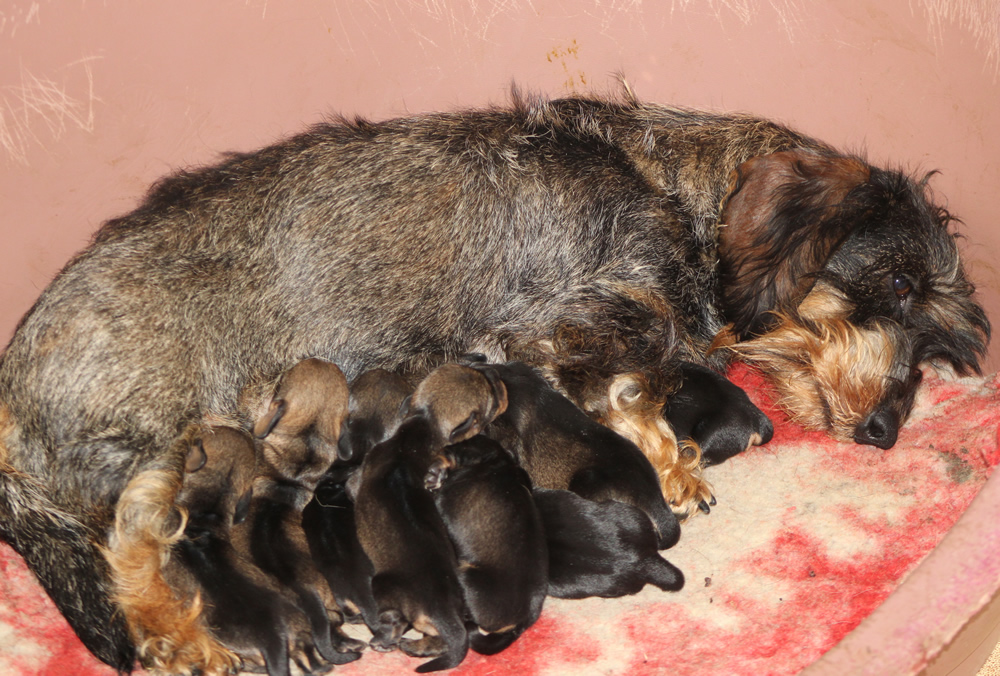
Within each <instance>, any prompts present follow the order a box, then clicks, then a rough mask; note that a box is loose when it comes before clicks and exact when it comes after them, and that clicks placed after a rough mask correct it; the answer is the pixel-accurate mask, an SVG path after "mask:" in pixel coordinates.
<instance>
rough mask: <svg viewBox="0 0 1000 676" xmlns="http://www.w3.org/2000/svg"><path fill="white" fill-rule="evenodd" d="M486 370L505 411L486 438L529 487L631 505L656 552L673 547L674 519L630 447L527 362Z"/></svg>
mask: <svg viewBox="0 0 1000 676" xmlns="http://www.w3.org/2000/svg"><path fill="white" fill-rule="evenodd" d="M470 358H473V357H470ZM486 368H488V369H490V370H492V371H494V372H496V373H497V374H498V375H499V376H500V379H501V380H502V381H503V383H504V386H505V387H506V388H507V397H508V406H507V410H506V412H504V413H503V414H502V415H500V416H498V417H497V419H496V420H495V421H494V422H493V423H492V424H491V425H490V426H489V427H488V428H487V433H488V434H489V435H490V436H492V437H494V438H495V439H497V440H498V441H499V442H500V444H501V445H502V446H503V447H504V448H506V449H508V450H510V451H511V452H512V453H513V454H514V457H516V458H517V461H518V463H519V464H520V465H521V466H522V467H524V469H525V470H527V472H528V476H530V477H531V483H532V485H533V486H536V487H539V488H553V489H568V490H571V491H573V492H574V493H577V494H578V495H581V496H582V497H584V498H588V499H590V500H597V501H601V500H617V501H619V502H624V503H626V504H629V505H632V506H634V507H637V508H639V509H640V510H642V511H643V512H645V513H646V515H647V516H648V517H649V519H650V520H651V521H652V523H653V527H654V528H655V529H656V533H657V541H658V543H659V547H660V549H666V548H668V547H672V546H673V545H674V544H676V543H677V540H678V538H679V537H680V525H679V524H678V522H677V517H676V516H675V515H674V513H673V512H672V511H671V510H670V508H669V507H668V506H667V503H666V501H665V500H664V498H663V494H662V493H661V492H660V484H659V481H658V480H657V477H656V471H655V470H654V469H653V466H652V465H651V464H650V463H649V460H648V459H647V458H646V456H645V455H643V453H642V451H640V450H639V448H638V447H637V446H636V445H635V444H633V443H632V442H631V441H629V440H628V439H626V438H624V437H622V436H621V435H619V434H617V433H616V432H614V431H612V430H610V429H608V428H607V427H605V426H603V425H601V424H599V423H597V422H596V421H594V420H592V419H591V418H590V417H589V416H587V414H586V413H584V412H583V411H581V410H580V409H579V408H578V407H577V406H576V405H575V404H574V403H573V402H571V401H570V400H569V399H567V398H566V397H564V396H563V395H561V394H560V393H558V392H556V391H555V389H553V388H552V386H551V385H549V384H548V383H547V382H546V381H545V379H544V378H542V376H541V375H540V374H539V373H538V372H537V371H535V369H533V368H532V367H530V366H528V365H527V364H522V363H519V362H510V363H508V364H503V365H490V366H486Z"/></svg>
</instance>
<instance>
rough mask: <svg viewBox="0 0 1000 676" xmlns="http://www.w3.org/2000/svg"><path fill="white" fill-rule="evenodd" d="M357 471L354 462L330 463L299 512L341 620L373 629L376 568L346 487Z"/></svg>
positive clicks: (314, 556)
mask: <svg viewBox="0 0 1000 676" xmlns="http://www.w3.org/2000/svg"><path fill="white" fill-rule="evenodd" d="M359 471H360V467H359V466H358V465H353V464H340V463H339V462H338V463H334V466H333V467H331V468H330V470H329V471H328V472H327V473H326V475H324V477H323V478H322V479H321V480H320V482H319V485H318V486H316V495H315V496H314V497H313V499H312V500H311V501H310V502H309V504H308V505H306V508H305V509H304V510H303V511H302V530H303V531H304V532H305V535H306V541H307V542H308V543H309V552H310V554H311V555H312V559H313V562H314V563H315V565H316V568H317V569H318V570H319V572H320V573H322V575H323V577H324V578H325V579H326V582H327V584H328V585H329V586H330V591H332V592H333V596H334V598H335V599H336V601H337V605H338V606H340V608H341V609H342V610H343V612H344V621H345V622H351V623H357V622H362V621H363V622H364V623H365V624H366V625H367V626H368V628H369V629H372V631H374V629H375V627H376V626H377V623H378V613H377V612H376V610H375V598H374V597H373V596H372V575H374V574H375V570H374V568H373V567H372V563H371V561H370V560H369V559H368V555H367V554H365V551H364V549H362V547H361V542H360V541H359V540H358V532H357V523H356V519H355V515H354V501H353V500H352V499H351V498H350V496H349V495H348V490H347V483H348V481H349V480H350V478H351V477H352V476H354V475H356V474H358V473H359Z"/></svg>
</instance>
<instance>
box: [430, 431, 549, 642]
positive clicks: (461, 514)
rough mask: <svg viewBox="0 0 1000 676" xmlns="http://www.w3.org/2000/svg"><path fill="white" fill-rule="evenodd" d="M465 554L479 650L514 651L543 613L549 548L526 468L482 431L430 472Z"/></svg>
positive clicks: (461, 559) (463, 576)
mask: <svg viewBox="0 0 1000 676" xmlns="http://www.w3.org/2000/svg"><path fill="white" fill-rule="evenodd" d="M427 488H428V489H429V490H431V491H432V492H433V493H434V501H435V503H436V504H437V508H438V513H440V514H441V516H442V518H443V519H444V522H445V525H446V526H447V528H448V533H449V535H450V536H451V542H452V544H453V545H454V547H455V555H456V557H457V559H458V581H459V583H460V584H461V585H462V592H463V594H464V598H465V605H466V608H467V609H468V611H469V615H470V617H471V618H472V621H473V622H474V623H475V624H476V625H477V626H478V627H479V630H480V631H477V632H473V633H472V634H470V645H471V646H472V649H473V650H475V651H476V652H477V653H480V654H483V655H493V654H495V653H498V652H500V651H501V650H503V649H505V648H507V647H508V646H509V645H510V644H511V643H513V642H514V641H515V640H516V639H517V637H518V636H520V635H521V634H522V633H524V630H525V629H527V628H528V627H530V626H531V625H532V624H534V623H535V620H537V619H538V616H539V615H540V614H541V612H542V603H543V602H544V600H545V593H546V589H547V586H548V552H547V550H546V547H545V531H544V529H543V528H542V521H541V517H540V516H539V515H538V510H537V509H536V508H535V503H534V500H533V499H532V497H531V480H530V479H529V478H528V474H527V472H525V471H524V469H522V468H521V467H519V466H518V465H517V463H515V462H514V459H513V458H512V457H511V456H510V454H509V453H507V451H505V450H504V449H503V447H502V446H500V444H498V443H497V442H496V441H493V440H492V439H490V438H488V437H486V436H483V435H477V436H475V437H472V438H471V439H468V440H467V441H463V442H461V443H457V444H452V445H450V446H447V447H446V448H445V449H444V453H443V455H442V456H441V458H440V459H439V460H438V461H437V462H436V463H435V464H434V465H432V467H431V469H430V471H429V472H428V474H427Z"/></svg>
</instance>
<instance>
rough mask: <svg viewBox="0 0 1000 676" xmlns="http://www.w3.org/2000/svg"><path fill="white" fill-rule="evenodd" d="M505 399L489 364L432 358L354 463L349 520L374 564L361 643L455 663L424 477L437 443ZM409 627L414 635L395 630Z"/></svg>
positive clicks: (450, 595) (449, 560)
mask: <svg viewBox="0 0 1000 676" xmlns="http://www.w3.org/2000/svg"><path fill="white" fill-rule="evenodd" d="M506 405H507V399H506V394H505V391H504V386H503V383H502V382H500V380H499V379H498V378H497V377H496V376H495V375H493V374H491V372H490V371H488V370H485V369H483V370H476V369H472V368H469V367H466V366H461V365H458V364H446V365H444V366H441V367H439V368H437V369H435V370H434V371H432V372H431V373H430V374H429V375H428V376H427V378H425V379H424V380H423V381H422V382H421V383H420V384H419V385H418V386H417V389H416V391H415V392H414V393H413V396H412V398H411V400H410V404H409V407H408V411H407V415H406V417H405V419H404V421H403V423H402V424H401V425H400V427H399V429H398V430H397V431H396V433H395V434H394V435H393V436H392V437H391V438H390V439H388V440H386V441H384V442H382V443H380V444H378V445H377V446H375V447H374V448H373V449H371V450H370V451H369V452H368V454H367V455H366V456H365V460H364V463H363V464H362V467H361V480H360V482H359V484H358V487H357V494H356V497H355V518H356V519H357V525H358V537H359V539H360V540H361V545H362V547H364V550H365V553H366V554H367V555H368V557H369V559H371V562H372V564H373V565H374V568H375V575H374V577H373V578H372V593H373V595H374V596H375V603H376V606H377V610H378V626H377V627H376V629H375V632H374V636H373V637H372V639H371V641H370V643H369V644H370V645H371V646H372V648H374V649H376V650H381V651H387V650H392V649H394V648H396V647H399V648H400V649H401V650H402V651H403V652H405V653H407V654H408V655H411V656H419V657H422V656H435V657H436V659H434V660H431V661H430V662H426V663H424V664H422V665H420V666H419V667H417V671H418V672H425V671H434V670H438V669H450V668H452V667H455V666H457V665H458V664H459V663H460V662H461V661H462V660H463V659H464V658H465V655H466V652H467V651H468V647H469V638H468V635H467V633H466V627H465V622H464V611H465V607H464V603H463V600H462V589H461V586H460V584H459V581H458V577H457V575H456V568H457V565H458V562H457V561H456V559H455V553H454V551H453V549H452V545H451V542H450V540H449V537H448V530H447V527H446V526H445V524H444V521H443V520H442V519H441V516H440V515H439V514H438V511H437V507H436V505H435V504H434V498H433V496H432V495H431V494H430V492H429V491H428V490H427V489H426V487H425V485H424V482H425V480H426V477H427V472H428V470H429V469H430V467H431V466H432V465H433V464H434V463H435V460H436V459H437V458H438V456H439V455H440V453H441V451H442V449H443V448H444V447H445V446H446V445H448V444H453V443H458V442H460V441H464V440H465V439H468V438H470V437H472V436H475V435H476V434H478V433H479V431H480V430H481V429H482V428H483V426H484V425H486V424H488V423H489V422H490V420H492V419H493V418H494V417H495V416H496V415H497V414H498V413H500V412H502V411H503V410H504V408H505V407H506ZM410 626H412V627H413V628H414V629H416V630H417V631H419V632H421V633H422V634H423V637H422V638H420V639H403V638H401V636H402V634H403V633H404V632H405V631H406V630H407V628H408V627H410Z"/></svg>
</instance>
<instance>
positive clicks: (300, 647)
mask: <svg viewBox="0 0 1000 676" xmlns="http://www.w3.org/2000/svg"><path fill="white" fill-rule="evenodd" d="M255 462H256V459H255V451H254V446H253V443H252V441H251V439H250V438H249V436H247V435H246V434H245V433H243V432H240V431H238V430H235V429H232V428H227V427H216V428H214V429H213V430H212V431H211V432H210V433H207V434H205V435H204V436H203V437H202V438H200V439H196V440H194V441H193V443H192V444H191V446H190V450H189V453H188V458H187V466H186V468H185V475H184V482H183V486H182V488H181V490H180V492H179V494H178V496H177V502H176V504H177V505H178V506H180V507H182V508H183V509H184V510H186V512H187V515H188V518H187V526H186V528H185V532H184V535H185V537H184V538H183V539H181V540H180V541H179V542H177V543H176V544H175V545H174V547H173V549H172V550H171V557H170V562H169V563H168V565H167V569H166V577H167V579H169V580H170V581H171V582H172V583H173V584H175V585H176V587H177V588H178V589H182V590H186V591H187V592H188V593H189V594H191V595H192V596H194V594H198V595H199V596H200V598H201V600H202V602H203V606H202V607H203V609H204V610H203V611H202V617H203V618H204V621H205V622H206V623H207V624H208V625H209V627H210V629H211V631H212V634H213V635H214V636H215V637H216V638H217V639H218V640H219V641H220V642H221V643H222V644H223V645H225V646H226V647H227V648H229V649H230V650H232V651H233V652H235V653H236V654H238V655H239V656H240V658H241V659H242V660H243V662H244V664H243V668H245V669H251V668H253V669H266V671H267V673H268V674H271V676H289V674H290V671H289V656H290V655H289V644H291V646H292V654H291V657H292V658H294V660H295V662H296V663H297V664H298V665H299V667H300V668H301V669H302V670H303V671H305V672H306V673H312V672H313V671H314V670H316V669H322V668H323V665H324V662H323V660H321V659H319V657H318V656H317V654H316V651H315V648H314V646H313V641H312V638H311V636H310V631H309V623H308V622H307V620H306V618H305V616H304V615H303V614H302V613H301V612H300V611H299V609H298V608H297V607H296V606H295V605H293V604H292V603H290V602H288V600H287V599H286V598H285V597H284V596H283V595H282V594H281V593H280V592H279V589H278V587H277V586H276V585H275V584H274V583H273V582H272V581H271V580H270V579H269V578H268V577H267V576H266V575H265V574H264V573H263V572H261V571H260V570H259V569H258V568H257V567H256V566H254V565H252V564H251V563H250V562H249V560H248V559H247V558H245V557H243V556H241V555H240V554H239V553H238V552H237V551H236V549H235V548H234V547H233V545H232V542H231V541H230V533H231V529H232V528H233V526H234V524H238V523H240V522H241V521H242V520H243V519H244V518H245V517H246V515H247V510H248V508H249V504H250V498H251V495H252V485H253V484H252V482H253V478H254V474H255V467H254V466H255Z"/></svg>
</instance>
